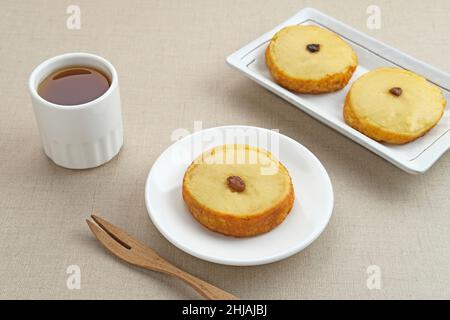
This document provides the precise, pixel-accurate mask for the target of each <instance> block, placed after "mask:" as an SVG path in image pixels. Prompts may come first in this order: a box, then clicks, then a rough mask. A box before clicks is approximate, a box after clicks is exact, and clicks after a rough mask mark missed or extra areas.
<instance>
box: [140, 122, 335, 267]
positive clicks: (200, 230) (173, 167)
mask: <svg viewBox="0 0 450 320" xmlns="http://www.w3.org/2000/svg"><path fill="white" fill-rule="evenodd" d="M224 143H247V144H250V145H254V146H257V147H261V148H264V149H266V150H269V151H271V152H272V153H273V154H274V155H275V156H276V157H277V158H278V159H279V160H280V161H281V163H283V164H284V165H285V166H286V168H287V169H288V170H289V174H290V176H291V178H292V183H293V185H294V190H295V202H294V206H293V208H292V211H291V213H290V214H289V215H288V216H287V218H286V219H285V221H284V222H283V223H282V224H281V225H279V226H278V227H276V228H275V229H273V230H272V231H270V232H268V233H266V234H263V235H259V236H256V237H250V238H233V237H227V236H223V235H221V234H219V233H215V232H212V231H210V230H208V229H206V228H205V227H203V226H202V225H201V224H200V223H198V222H197V221H196V220H195V219H194V218H193V217H192V216H191V214H190V213H189V211H188V210H187V208H186V206H185V204H184V202H183V198H182V195H181V186H182V180H183V175H184V172H185V170H186V169H187V167H188V166H189V164H190V163H191V162H192V161H193V160H194V159H195V158H196V157H197V156H198V155H199V154H200V153H202V152H203V151H206V150H208V149H210V148H212V147H214V146H217V145H221V144H224ZM145 203H146V205H147V210H148V212H149V215H150V218H151V219H152V221H153V223H154V224H155V226H156V227H157V228H158V230H159V231H160V232H161V233H162V234H163V235H164V237H166V238H167V240H169V241H170V242H171V243H172V244H174V245H175V246H177V247H178V248H180V249H181V250H183V251H185V252H187V253H189V254H191V255H193V256H195V257H198V258H200V259H203V260H207V261H211V262H215V263H220V264H227V265H236V266H249V265H259V264H265V263H270V262H274V261H278V260H281V259H284V258H287V257H289V256H291V255H293V254H295V253H297V252H299V251H300V250H302V249H304V248H305V247H306V246H308V245H309V244H310V243H311V242H313V241H314V240H315V239H316V238H317V237H318V236H319V235H320V234H321V233H322V231H323V230H324V229H325V227H326V225H327V223H328V221H329V220H330V217H331V213H332V211H333V189H332V186H331V181H330V178H329V177H328V174H327V172H326V170H325V168H324V167H323V166H322V164H321V163H320V161H319V160H318V159H317V158H316V157H315V156H314V155H313V154H312V153H311V152H310V151H309V150H308V149H306V148H305V147H304V146H302V145H301V144H299V143H298V142H296V141H295V140H293V139H291V138H289V137H287V136H284V135H282V134H280V133H278V132H275V131H271V130H267V129H262V128H256V127H247V126H225V127H217V128H210V129H206V130H202V131H198V132H195V133H193V134H191V135H189V136H186V137H184V138H182V139H181V140H178V141H177V142H175V143H174V144H173V145H171V146H170V147H169V148H168V149H167V150H166V151H164V152H163V153H162V154H161V156H160V157H159V158H158V159H157V160H156V162H155V163H154V164H153V167H152V168H151V170H150V173H149V175H148V178H147V183H146V186H145Z"/></svg>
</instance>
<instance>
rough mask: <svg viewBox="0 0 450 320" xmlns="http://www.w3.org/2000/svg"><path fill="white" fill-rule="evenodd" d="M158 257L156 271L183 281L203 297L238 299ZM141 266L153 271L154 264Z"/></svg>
mask: <svg viewBox="0 0 450 320" xmlns="http://www.w3.org/2000/svg"><path fill="white" fill-rule="evenodd" d="M160 259H161V260H160V261H159V262H160V268H158V269H157V270H156V271H160V272H163V273H165V274H168V275H171V276H173V277H176V278H178V279H180V280H182V281H184V282H185V283H187V284H188V285H190V286H191V287H192V288H193V289H194V290H195V291H197V292H198V293H199V294H200V295H201V296H203V297H204V298H206V299H210V300H239V298H238V297H236V296H234V295H232V294H231V293H229V292H226V291H225V290H222V289H220V288H217V287H216V286H213V285H212V284H210V283H208V282H206V281H203V280H201V279H199V278H197V277H194V276H193V275H191V274H190V273H187V272H186V271H183V270H181V269H179V268H177V267H175V266H174V265H173V264H171V263H170V262H168V261H166V260H164V259H162V258H160ZM142 267H144V268H146V269H150V270H153V271H155V266H154V265H148V266H147V265H142Z"/></svg>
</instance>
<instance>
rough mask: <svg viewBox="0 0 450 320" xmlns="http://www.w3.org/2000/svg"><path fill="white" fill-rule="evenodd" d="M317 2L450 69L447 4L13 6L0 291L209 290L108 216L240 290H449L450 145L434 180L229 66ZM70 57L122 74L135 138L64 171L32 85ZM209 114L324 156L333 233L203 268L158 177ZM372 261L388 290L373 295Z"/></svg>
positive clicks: (2, 90)
mask: <svg viewBox="0 0 450 320" xmlns="http://www.w3.org/2000/svg"><path fill="white" fill-rule="evenodd" d="M71 4H75V5H78V6H79V8H80V9H81V29H80V30H70V29H68V28H67V27H66V20H67V18H68V17H69V15H68V14H67V13H66V9H67V7H68V6H69V5H71ZM371 4H375V5H378V6H379V8H380V10H381V28H380V29H369V28H368V27H367V24H366V21H367V18H368V16H369V15H368V14H367V12H366V10H367V8H368V6H369V5H371ZM306 6H313V7H316V8H317V9H319V10H322V11H324V12H325V13H327V14H329V15H332V16H334V17H336V18H337V19H340V20H342V21H344V22H345V23H347V24H349V25H351V26H353V27H355V28H357V29H359V30H361V31H363V32H365V33H368V34H370V35H371V36H373V37H375V38H377V39H380V40H382V41H384V42H386V43H388V44H391V45H394V46H395V47H397V48H399V49H400V50H403V51H405V52H407V53H409V54H411V55H413V56H415V57H417V58H419V59H422V60H424V61H426V62H429V63H431V64H433V65H435V66H436V67H438V68H441V69H443V70H445V71H446V72H450V58H449V56H450V38H449V31H450V19H449V13H448V12H450V2H449V1H446V0H442V1H437V0H436V1H421V0H417V1H406V0H405V1H381V0H380V1H371V0H370V1H356V0H355V1H325V0H323V1H318V0H316V1H300V0H298V1H289V0H286V1H281V0H277V1H209V0H204V1H200V0H193V1H133V0H128V1H110V0H108V1H106V0H105V1H95V2H94V1H87V0H86V1H74V2H71V1H24V0H23V1H17V0H10V1H5V0H4V1H1V2H0V62H1V63H0V75H1V76H0V110H1V116H0V214H1V215H0V219H1V220H0V297H1V298H69V299H80V298H113V299H122V298H132V299H134V298H144V299H159V298H167V299H178V298H184V299H190V298H197V297H198V296H197V295H196V294H195V293H194V292H193V291H192V290H191V289H189V288H188V287H186V286H185V285H184V284H182V283H180V282H179V281H177V280H173V279H170V278H168V277H166V276H164V275H160V274H157V273H153V272H147V271H141V270H139V269H136V268H133V267H130V266H129V265H127V264H125V263H122V262H121V261H119V260H118V259H116V258H114V257H113V256H111V255H110V254H108V253H107V252H106V251H105V250H104V249H103V248H102V247H101V246H100V245H99V243H98V242H97V241H95V240H94V238H93V236H92V235H91V233H90V232H89V230H88V228H87V226H86V223H85V218H86V217H87V216H88V215H89V214H90V213H92V212H97V213H99V214H101V215H102V216H104V217H106V218H108V219H109V220H110V221H112V222H114V223H116V224H117V225H119V226H121V227H123V228H124V229H126V230H127V231H129V233H131V234H132V235H134V236H136V237H138V238H139V239H141V240H142V241H143V242H145V243H146V244H148V245H150V246H152V247H153V248H154V249H155V250H157V251H158V252H159V253H160V254H161V255H162V256H163V257H165V258H167V259H168V260H169V261H172V262H173V263H175V264H176V265H178V266H179V267H181V268H183V269H185V270H186V271H189V272H191V273H193V274H194V275H196V276H198V277H200V278H203V279H205V280H207V281H209V282H211V283H213V284H215V285H217V286H219V287H222V288H224V289H226V290H229V291H230V292H233V293H234V294H236V295H238V296H240V297H241V298H255V299H263V298H267V299H272V298H273V299H309V298H368V299H372V298H450V209H449V208H450V191H449V190H450V188H449V187H450V154H448V153H447V154H445V155H444V156H443V157H442V158H441V159H440V160H439V162H437V163H436V165H435V166H434V167H433V168H432V169H431V170H430V171H428V172H427V173H426V174H424V175H419V176H413V175H409V174H407V173H404V172H403V171H401V170H399V169H397V168H396V167H394V166H393V165H391V164H389V163H388V162H386V161H384V160H382V159H381V158H379V157H377V156H376V155H374V154H373V153H371V152H369V151H367V150H366V149H364V148H362V147H361V146H359V145H357V144H355V143H353V142H352V141H350V140H348V139H346V138H344V137H343V136H342V135H340V134H339V133H337V132H335V131H333V130H332V129H330V128H328V127H327V126H325V125H323V124H321V123H320V122H318V121H316V120H314V119H313V118H311V117H309V116H307V115H306V114H305V113H303V112H301V111H299V110H298V109H296V108H295V107H293V106H291V105H290V104H289V103H287V102H285V101H283V100H281V99H280V98H278V97H276V96H275V95H273V94H271V93H269V92H268V91H266V90H264V89H262V88H261V87H260V86H258V85H256V84H255V83H253V82H252V81H250V80H248V79H246V78H245V77H244V76H242V75H240V74H239V73H237V72H236V71H233V70H231V68H229V67H228V66H227V65H226V63H225V57H226V56H227V55H228V54H230V53H232V52H233V51H235V50H236V49H238V48H240V47H241V46H243V45H244V44H246V43H248V42H249V41H251V40H253V39H255V38H256V37H258V36H260V35H261V34H262V33H264V32H266V31H267V30H270V29H271V28H273V27H274V26H275V25H277V24H278V23H280V22H282V21H283V20H285V19H287V18H288V17H290V16H292V15H293V14H295V13H296V12H297V11H299V10H300V9H302V8H304V7H306ZM72 51H85V52H92V53H96V54H99V55H102V56H104V57H106V58H107V59H109V60H110V61H111V62H112V63H113V64H114V65H115V66H116V68H117V70H118V73H119V79H120V85H121V93H122V104H123V118H124V129H125V144H124V147H123V149H122V151H121V153H120V154H119V156H118V157H116V158H115V159H114V160H112V161H111V162H110V163H108V164H106V165H104V166H102V167H100V168H97V169H93V170H85V171H72V170H66V169H63V168H60V167H58V166H56V165H54V164H53V163H52V162H51V161H49V160H48V159H47V158H46V157H45V155H44V154H43V152H42V148H41V145H40V141H39V136H38V132H37V128H36V124H35V121H34V116H33V113H32V108H31V104H30V101H29V96H28V92H27V86H26V82H27V77H28V75H29V73H30V72H31V70H32V69H33V67H34V66H36V65H37V64H38V63H40V62H41V61H43V60H44V59H46V58H49V57H51V56H54V55H56V54H60V53H64V52H72ZM197 120H198V121H202V124H203V127H205V128H206V127H213V126H218V125H227V124H246V125H254V126H260V127H266V128H277V129H279V130H280V131H281V133H283V134H286V135H288V136H290V137H292V138H294V139H296V140H297V141H299V142H300V143H302V144H303V145H305V146H306V147H307V148H309V149H310V150H311V151H312V152H313V153H314V154H315V155H317V157H318V158H319V159H320V160H321V161H322V163H323V165H324V166H325V167H326V169H327V170H328V173H329V175H330V177H331V180H332V182H333V186H334V192H335V208H334V213H333V216H332V219H331V221H330V223H329V225H328V227H327V229H326V230H325V231H324V233H323V234H322V235H321V236H320V238H319V239H318V240H317V241H315V242H314V243H313V244H312V245H311V246H309V247H308V248H307V249H305V250H303V251H302V252H300V253H299V254H297V255H295V256H293V257H291V258H288V259H286V260H283V261H281V262H277V263H273V264H270V265H265V266H258V267H229V266H222V265H216V264H213V263H209V262H205V261H202V260H199V259H197V258H194V257H191V256H189V255H188V254H186V253H184V252H182V251H180V250H178V249H177V248H175V247H174V246H173V245H171V244H170V243H169V242H168V241H166V240H165V238H164V237H163V236H162V235H161V234H160V233H159V232H158V231H157V230H156V229H155V227H154V226H153V224H152V223H151V221H150V219H149V217H148V214H147V211H146V208H145V205H144V197H143V192H144V183H145V179H146V176H147V173H148V170H149V169H150V167H151V165H152V163H153V162H154V161H155V159H156V158H157V157H158V155H159V154H160V153H161V152H162V151H163V150H164V149H165V148H166V147H167V146H168V145H170V144H171V139H170V135H171V133H172V131H173V130H174V129H176V128H186V129H188V130H193V126H194V121H197ZM70 265H77V266H79V268H80V271H81V288H80V289H79V290H77V289H74V290H69V289H68V287H67V284H66V282H67V278H68V274H67V273H66V271H67V268H68V266H70ZM372 265H375V266H377V267H375V268H379V270H380V271H381V286H380V288H379V289H373V290H369V288H368V286H367V279H368V277H369V274H368V273H367V269H368V267H369V266H372ZM370 270H371V269H370V268H369V271H370Z"/></svg>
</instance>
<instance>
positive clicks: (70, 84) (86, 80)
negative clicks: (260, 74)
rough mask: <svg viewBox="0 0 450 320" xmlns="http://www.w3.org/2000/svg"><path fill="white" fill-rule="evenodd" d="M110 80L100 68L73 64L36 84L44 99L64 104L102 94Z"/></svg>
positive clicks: (67, 104) (80, 101) (71, 103)
mask: <svg viewBox="0 0 450 320" xmlns="http://www.w3.org/2000/svg"><path fill="white" fill-rule="evenodd" d="M110 85H111V80H110V79H109V78H108V77H107V76H106V75H105V74H104V73H103V72H101V71H100V70H98V69H95V68H92V67H83V66H74V67H67V68H63V69H59V70H57V71H55V72H53V73H52V74H50V75H49V76H48V77H46V78H45V79H44V80H43V81H42V82H41V83H40V84H39V86H38V90H37V92H38V94H39V95H40V96H41V97H42V98H44V99H45V100H47V101H49V102H52V103H55V104H59V105H65V106H73V105H79V104H83V103H87V102H89V101H92V100H95V99H97V98H98V97H100V96H101V95H103V94H104V93H105V92H106V91H107V90H108V88H109V86H110Z"/></svg>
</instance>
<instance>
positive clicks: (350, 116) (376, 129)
mask: <svg viewBox="0 0 450 320" xmlns="http://www.w3.org/2000/svg"><path fill="white" fill-rule="evenodd" d="M381 69H383V68H381ZM381 69H378V71H379V70H381ZM385 69H392V68H385ZM375 71H377V70H375ZM401 72H409V71H404V70H402V71H401ZM358 80H359V79H358ZM358 80H357V81H358ZM355 83H356V82H355ZM355 83H354V84H353V86H352V87H351V88H350V90H349V92H348V94H347V96H346V98H345V103H344V108H343V116H344V120H345V122H346V123H347V124H348V125H350V126H351V127H353V128H354V129H356V130H358V131H359V132H361V133H363V134H364V135H366V136H368V137H370V138H372V139H374V140H376V141H380V142H387V143H391V144H405V143H408V142H411V141H414V140H416V139H418V138H420V137H422V136H424V135H425V134H426V133H427V132H428V131H430V130H431V129H432V128H433V127H434V126H435V125H436V124H437V123H438V122H439V120H440V119H441V117H442V115H443V114H444V109H445V105H446V101H445V99H444V98H443V96H442V111H441V113H440V116H439V117H438V119H437V120H436V121H435V122H432V123H430V124H429V125H428V126H425V127H423V128H422V129H421V130H418V131H416V132H413V133H405V132H399V131H396V130H393V129H390V128H386V127H383V126H379V125H376V124H374V123H373V122H371V121H370V119H366V118H364V117H359V116H358V115H357V114H356V112H355V106H354V105H353V104H352V99H351V96H352V92H353V90H354V85H355ZM441 95H442V93H441Z"/></svg>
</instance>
